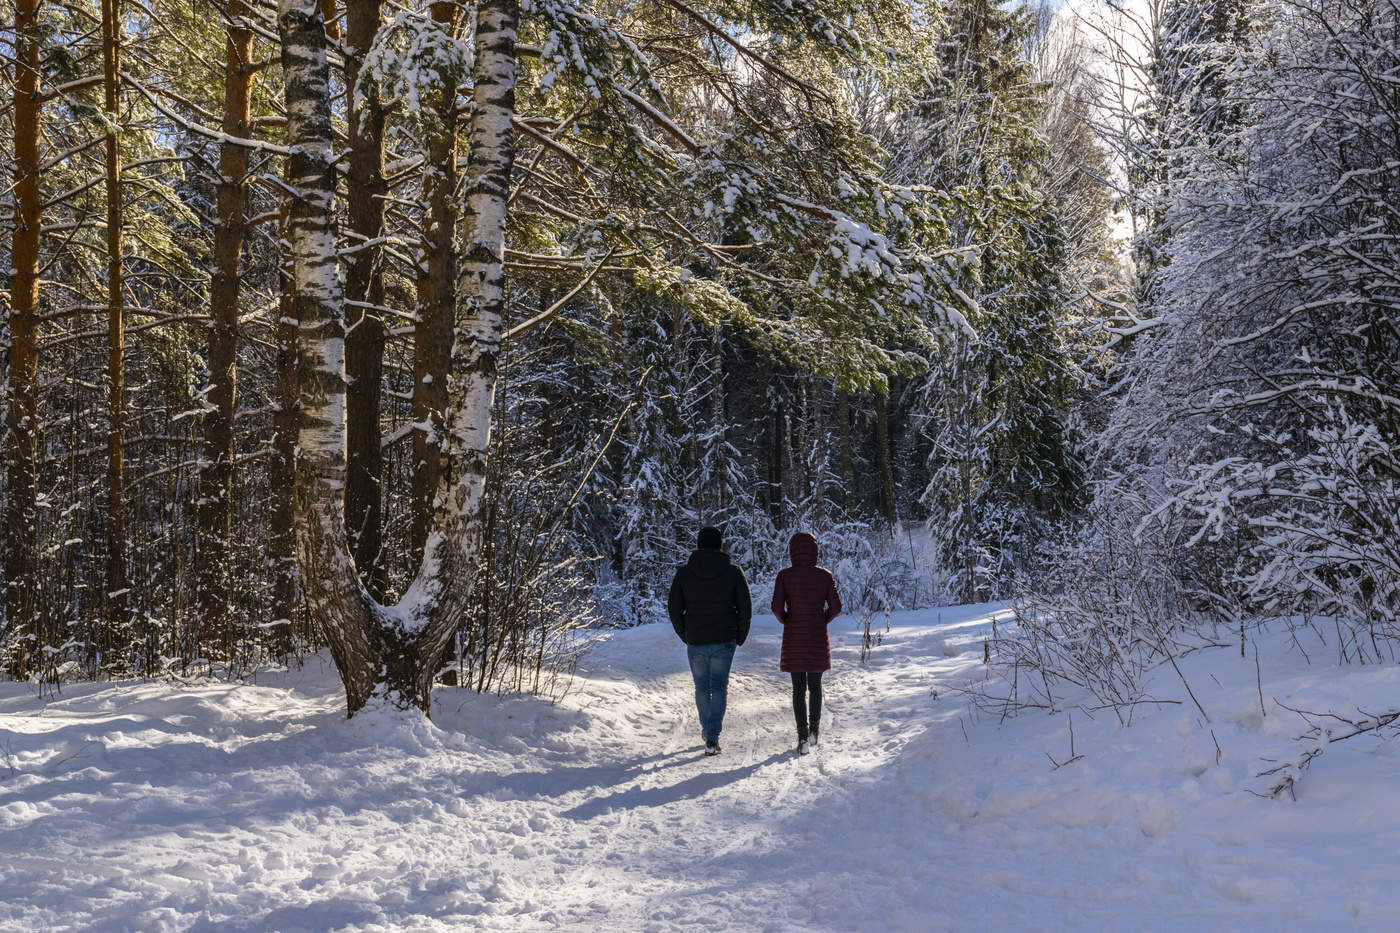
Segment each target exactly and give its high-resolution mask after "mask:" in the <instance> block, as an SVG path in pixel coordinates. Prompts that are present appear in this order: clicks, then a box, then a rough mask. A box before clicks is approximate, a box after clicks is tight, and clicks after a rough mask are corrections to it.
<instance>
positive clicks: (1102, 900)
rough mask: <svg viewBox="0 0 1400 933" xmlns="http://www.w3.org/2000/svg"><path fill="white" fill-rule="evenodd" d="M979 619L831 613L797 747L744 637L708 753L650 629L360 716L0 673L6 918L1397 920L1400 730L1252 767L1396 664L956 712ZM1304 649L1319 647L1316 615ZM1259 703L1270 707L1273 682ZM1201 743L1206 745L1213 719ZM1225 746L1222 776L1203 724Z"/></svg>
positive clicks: (1171, 684)
mask: <svg viewBox="0 0 1400 933" xmlns="http://www.w3.org/2000/svg"><path fill="white" fill-rule="evenodd" d="M995 610H996V607H987V606H983V607H965V608H961V609H952V610H949V609H944V610H941V611H929V612H922V613H906V614H902V615H897V616H895V618H894V623H893V627H892V630H891V631H890V632H889V634H887V635H885V636H884V641H883V644H881V645H879V646H878V647H876V648H875V649H874V652H873V655H872V657H871V660H870V662H869V664H868V666H866V667H862V666H861V665H860V664H859V647H860V633H859V632H858V631H857V629H856V627H855V622H854V621H853V620H852V619H849V618H842V619H838V620H837V622H836V623H834V624H833V634H834V636H835V638H834V641H835V642H836V648H835V652H834V653H835V661H836V668H835V671H834V672H833V673H832V674H831V675H829V677H828V686H827V690H826V694H827V707H828V713H827V716H826V717H825V722H824V724H825V727H826V728H825V733H826V736H825V738H824V741H823V744H822V747H821V748H820V749H819V750H818V751H817V752H816V753H815V754H813V755H810V756H807V757H805V758H798V757H796V756H795V755H794V753H793V745H794V741H793V734H792V733H793V729H792V726H791V723H790V715H791V714H790V712H789V709H788V707H787V702H788V700H787V689H786V677H785V675H780V674H779V673H778V672H777V651H778V638H779V635H778V627H777V624H776V623H775V622H773V621H772V620H771V619H765V620H763V621H759V622H756V623H755V629H754V633H753V636H752V638H751V639H750V641H749V644H748V645H746V646H745V647H744V648H741V649H740V651H739V653H738V656H737V659H736V663H735V669H734V675H733V680H732V682H731V687H730V712H729V716H728V719H727V721H726V728H725V733H724V737H723V741H724V745H725V751H724V754H723V755H721V756H720V757H718V758H705V757H704V756H703V755H702V754H701V743H700V735H699V730H698V727H697V726H696V724H695V722H694V719H695V714H694V707H693V700H692V688H691V685H690V678H689V674H688V673H686V672H685V669H684V653H683V649H682V648H681V646H680V645H679V643H678V642H677V641H676V640H675V638H674V635H673V634H672V632H671V630H670V627H669V626H667V625H652V626H646V627H643V628H640V629H634V630H631V631H625V632H618V633H616V634H615V635H613V636H612V637H611V638H610V640H608V641H607V642H606V643H604V644H602V645H601V646H599V647H598V648H597V649H596V650H595V651H594V652H593V653H592V654H591V655H590V656H589V657H588V658H587V659H586V660H585V662H584V665H583V667H582V669H581V671H580V675H579V676H578V678H577V679H576V681H575V682H574V685H573V687H572V689H571V690H570V692H569V693H568V694H567V695H566V696H565V697H564V699H563V700H561V701H560V702H558V703H557V704H550V703H548V702H545V701H540V700H535V699H529V698H509V699H504V700H500V699H497V698H494V697H480V696H475V695H472V694H469V693H466V692H464V691H460V690H452V689H441V690H439V692H438V693H437V703H436V707H435V713H434V720H435V722H434V724H432V725H429V724H427V723H426V722H424V721H422V720H421V719H420V720H418V721H416V722H415V721H413V720H412V719H411V718H409V719H404V718H396V717H394V716H390V715H388V714H383V713H380V714H375V715H367V716H362V717H357V718H356V719H354V720H350V721H346V720H345V719H344V718H343V713H342V711H341V710H342V703H343V699H342V695H341V693H340V689H339V687H338V685H337V683H336V681H335V678H334V676H333V674H332V673H331V672H330V671H329V670H328V669H327V667H326V664H325V663H324V662H323V661H321V660H319V659H313V660H312V661H311V662H310V663H309V664H308V665H307V666H306V667H305V668H303V669H301V670H297V671H292V672H290V673H277V674H269V675H263V676H260V677H259V679H258V683H257V684H256V685H227V684H219V685H204V686H198V687H194V688H177V687H174V686H171V685H169V684H165V683H155V682H141V683H124V684H119V685H111V684H105V685H75V686H70V687H65V688H64V691H63V693H62V695H61V696H58V697H50V698H48V699H47V701H44V700H42V699H40V698H39V697H38V696H37V695H36V694H35V693H34V692H33V689H32V688H30V687H28V686H25V685H16V684H4V685H0V928H3V929H5V930H43V929H67V928H94V929H103V930H123V929H139V930H164V929H170V930H175V929H179V930H184V929H196V930H240V929H275V930H282V931H293V930H326V929H342V928H348V929H413V930H434V929H464V928H470V929H484V930H543V929H553V928H565V929H580V930H633V929H636V930H692V929H708V930H713V929H724V928H730V929H743V930H748V929H752V930H812V929H817V930H866V929H868V930H882V931H883V930H919V931H923V930H938V929H958V930H1055V929H1075V930H1079V929H1084V930H1124V929H1134V930H1139V929H1142V930H1182V929H1199V930H1206V929H1209V930H1228V929H1251V930H1275V929H1316V930H1321V929H1327V930H1332V929H1374V930H1382V929H1396V928H1397V927H1400V885H1397V884H1396V883H1395V880H1394V866H1395V864H1396V859H1397V850H1398V849H1400V787H1397V783H1396V780H1395V776H1396V775H1397V773H1400V767H1397V766H1400V751H1397V748H1396V746H1395V744H1394V743H1386V742H1384V741H1381V740H1375V739H1372V738H1369V737H1358V738H1355V739H1351V740H1349V741H1347V742H1345V743H1337V744H1335V745H1332V746H1329V747H1328V748H1327V750H1326V753H1325V754H1324V755H1323V756H1322V757H1320V758H1319V759H1317V761H1316V762H1314V763H1313V765H1312V767H1311V769H1310V770H1308V771H1307V772H1306V773H1305V774H1304V777H1303V779H1302V781H1301V782H1300V783H1299V785H1298V800H1297V802H1296V803H1295V802H1293V801H1290V800H1287V799H1285V800H1282V801H1276V800H1265V799H1261V798H1258V797H1255V796H1253V795H1252V794H1250V793H1249V792H1248V791H1249V789H1250V788H1254V789H1261V788H1262V787H1263V786H1264V782H1262V781H1260V780H1259V779H1257V778H1255V777H1254V776H1253V775H1254V773H1255V772H1256V771H1258V770H1259V769H1260V768H1261V767H1262V765H1261V763H1260V759H1261V756H1266V755H1267V756H1277V755H1281V754H1284V753H1287V752H1289V751H1291V750H1293V749H1295V748H1296V747H1297V745H1296V743H1295V742H1294V741H1293V740H1294V737H1295V736H1297V735H1298V734H1300V733H1301V731H1302V723H1301V722H1300V721H1299V719H1298V717H1297V716H1296V715H1294V714H1292V713H1288V712H1286V711H1284V710H1283V709H1281V708H1280V707H1278V706H1276V705H1275V704H1274V699H1275V698H1276V699H1277V700H1279V701H1281V702H1283V703H1286V704H1288V705H1292V706H1302V707H1307V708H1310V709H1343V708H1348V707H1350V706H1360V707H1362V708H1364V709H1369V710H1372V711H1375V710H1379V709H1387V708H1390V707H1391V706H1396V705H1400V668H1397V667H1393V666H1391V667H1338V666H1336V665H1335V664H1334V663H1332V662H1331V661H1330V660H1326V658H1329V657H1331V656H1333V655H1335V649H1330V650H1329V649H1327V648H1323V647H1320V646H1319V645H1318V644H1317V643H1316V641H1314V642H1312V643H1311V644H1309V643H1306V642H1305V644H1304V647H1306V648H1308V650H1309V653H1310V654H1311V655H1312V661H1313V663H1312V664H1311V665H1308V664H1306V663H1304V661H1303V658H1302V656H1301V655H1300V653H1299V652H1298V651H1297V649H1292V648H1290V642H1289V640H1288V638H1287V637H1286V635H1284V634H1283V633H1275V634H1274V635H1272V636H1261V637H1260V638H1259V639H1258V647H1259V650H1260V655H1261V661H1262V669H1263V672H1264V677H1263V682H1262V685H1256V680H1255V667H1254V660H1253V657H1252V655H1251V656H1250V657H1249V658H1248V659H1247V660H1246V661H1241V660H1240V657H1239V652H1238V650H1232V649H1215V650H1210V651H1203V652H1197V653H1195V654H1192V655H1190V656H1189V657H1187V658H1186V659H1184V661H1183V663H1182V670H1183V673H1184V675H1185V677H1186V679H1187V681H1188V682H1189V683H1190V684H1191V686H1192V688H1193V690H1194V692H1195V693H1196V696H1197V698H1198V699H1199V700H1200V702H1201V704H1202V705H1203V706H1204V707H1205V710H1206V712H1207V714H1209V716H1210V718H1211V722H1210V724H1209V725H1208V726H1206V727H1204V728H1203V727H1202V725H1203V723H1202V717H1201V715H1200V713H1199V711H1197V710H1196V708H1195V706H1194V705H1192V704H1191V703H1190V701H1189V699H1188V698H1187V697H1186V696H1185V691H1184V690H1183V689H1182V688H1181V681H1180V680H1179V679H1178V678H1177V675H1176V673H1175V672H1174V671H1172V670H1171V668H1170V667H1168V668H1167V669H1166V671H1165V674H1164V676H1163V677H1162V678H1161V679H1160V681H1159V682H1158V683H1157V685H1156V691H1155V692H1156V695H1157V696H1159V697H1162V698H1165V699H1176V700H1182V701H1184V702H1183V703H1182V704H1181V705H1165V706H1160V707H1138V712H1137V721H1136V723H1135V724H1134V725H1133V726H1132V727H1131V728H1128V729H1124V728H1121V727H1119V726H1118V725H1117V723H1116V720H1115V719H1114V717H1113V716H1112V715H1111V714H1107V713H1099V714H1097V715H1096V717H1095V718H1094V719H1090V718H1089V717H1088V716H1087V715H1086V714H1084V713H1083V712H1078V713H1075V715H1074V733H1075V751H1076V752H1077V753H1079V754H1082V755H1083V756H1084V757H1083V758H1081V759H1080V760H1078V761H1075V762H1073V763H1071V764H1068V765H1066V766H1064V767H1061V768H1058V769H1055V768H1053V767H1052V765H1051V762H1050V761H1049V760H1048V759H1047V753H1048V754H1049V755H1051V756H1053V757H1054V758H1055V759H1056V760H1057V761H1063V760H1064V759H1066V758H1068V757H1069V732H1068V728H1067V723H1068V720H1067V718H1066V717H1065V716H1064V715H1063V714H1061V715H1056V716H1049V715H1046V714H1044V713H1033V714H1026V715H1023V716H1020V717H1018V718H1015V719H1010V720H1006V721H1004V722H1000V721H998V719H997V718H996V717H988V716H987V715H986V714H983V715H980V716H975V715H973V714H971V713H970V712H969V711H968V708H967V706H966V704H965V701H964V700H963V698H962V697H961V696H960V695H958V693H957V692H956V691H955V690H954V689H951V688H954V687H955V686H956V685H958V684H966V683H967V682H969V681H970V680H973V679H976V678H979V677H981V676H983V674H982V672H983V667H982V664H981V657H982V648H981V637H982V635H983V633H984V632H985V631H986V629H987V627H988V625H989V624H990V622H989V620H990V614H991V613H992V612H993V611H995ZM1310 637H1311V636H1310ZM1260 692H1262V694H1263V697H1264V711H1263V712H1262V713H1261V709H1260V698H1259V694H1260ZM1212 729H1213V731H1214V739H1213V738H1212V735H1211V730H1212ZM1217 740H1218V742H1219V745H1220V750H1221V754H1220V759H1219V762H1218V763H1217V760H1216V756H1217V752H1216V741H1217Z"/></svg>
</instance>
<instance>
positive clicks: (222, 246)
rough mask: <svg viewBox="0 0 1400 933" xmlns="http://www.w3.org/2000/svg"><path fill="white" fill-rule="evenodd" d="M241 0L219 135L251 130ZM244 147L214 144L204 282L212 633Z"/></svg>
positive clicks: (206, 537) (204, 589)
mask: <svg viewBox="0 0 1400 933" xmlns="http://www.w3.org/2000/svg"><path fill="white" fill-rule="evenodd" d="M249 15H250V11H249V9H248V7H247V5H246V4H245V3H244V2H243V0H229V4H228V9H227V22H228V26H227V30H228V31H227V35H226V37H225V42H224V120H223V132H224V134H225V136H227V137H231V138H237V139H247V138H249V136H250V135H251V130H252V124H251V116H252V113H251V98H252V86H253V70H252V55H253V32H252V30H251V29H250V28H248V22H247V17H248V16H249ZM247 175H248V149H247V147H246V146H241V145H239V144H238V143H236V142H232V141H226V142H224V143H222V144H221V145H220V147H219V184H218V188H217V190H216V192H215V205H216V210H217V217H216V218H215V222H214V273H213V276H212V280H211V281H210V284H209V391H208V395H207V396H206V405H207V408H206V412H205V415H204V456H203V458H202V459H201V460H200V466H199V549H198V551H197V552H196V568H195V577H196V586H197V587H198V593H197V596H196V599H195V612H196V625H197V626H198V627H200V628H201V629H203V630H205V631H207V632H210V633H211V634H213V635H214V637H216V638H228V637H230V632H231V625H230V618H229V603H230V599H231V596H232V593H231V590H230V586H231V581H230V578H229V567H228V559H229V548H230V541H229V538H230V531H231V528H230V519H231V516H232V513H233V455H234V443H233V427H234V425H233V418H234V414H233V413H234V405H235V403H236V401H237V391H238V373H237V358H238V337H239V334H238V300H239V272H240V268H241V264H242V258H243V242H244V239H245V237H246V235H247V223H246V218H245V216H244V185H245V184H246V182H247Z"/></svg>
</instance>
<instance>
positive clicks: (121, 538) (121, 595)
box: [102, 0, 128, 648]
mask: <svg viewBox="0 0 1400 933" xmlns="http://www.w3.org/2000/svg"><path fill="white" fill-rule="evenodd" d="M117 3H118V0H102V71H103V87H104V91H105V94H104V103H105V106H106V109H107V113H109V114H110V115H111V119H112V120H114V121H115V120H117V119H118V118H119V114H120V112H121V11H120V9H119V8H118V5H117ZM106 162H107V172H106V175H107V178H106V181H107V186H106V187H107V535H106V538H107V574H106V583H105V585H106V593H105V596H106V604H107V627H106V632H107V634H106V638H105V641H106V642H107V647H108V648H111V647H112V646H113V645H114V644H115V643H116V641H117V639H118V638H119V637H120V636H123V635H124V634H125V628H126V619H127V595H128V587H127V580H126V470H125V458H126V346H125V345H126V308H125V306H124V295H123V294H122V291H123V288H124V284H123V281H122V155H121V138H120V137H119V136H118V134H117V130H116V128H115V126H112V128H110V129H109V130H108V132H107V153H106Z"/></svg>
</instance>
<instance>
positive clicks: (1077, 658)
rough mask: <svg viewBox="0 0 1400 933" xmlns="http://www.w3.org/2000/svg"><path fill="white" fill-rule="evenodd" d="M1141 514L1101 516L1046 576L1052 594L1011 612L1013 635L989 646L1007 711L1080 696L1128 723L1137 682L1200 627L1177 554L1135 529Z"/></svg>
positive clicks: (1052, 705)
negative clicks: (1070, 693) (1072, 692)
mask: <svg viewBox="0 0 1400 933" xmlns="http://www.w3.org/2000/svg"><path fill="white" fill-rule="evenodd" d="M1141 511H1142V510H1141V506H1140V503H1132V504H1131V505H1128V506H1127V507H1120V508H1119V509H1115V510H1109V509H1107V508H1101V509H1100V511H1099V512H1098V513H1097V514H1096V515H1095V516H1094V517H1093V518H1092V519H1091V520H1090V521H1089V522H1088V524H1087V527H1086V529H1085V532H1084V536H1083V538H1082V539H1081V540H1080V542H1079V543H1078V546H1076V547H1068V548H1066V549H1065V551H1064V554H1063V556H1062V557H1061V558H1060V559H1059V560H1058V561H1056V562H1055V565H1054V568H1053V572H1052V573H1051V574H1050V575H1048V576H1047V579H1048V578H1053V579H1055V580H1057V581H1058V586H1057V587H1056V588H1055V589H1053V590H1043V589H1038V588H1033V589H1027V590H1025V591H1024V592H1023V593H1022V595H1021V596H1020V597H1018V598H1017V600H1016V601H1015V602H1014V604H1013V608H1014V611H1015V625H1014V626H1013V627H1011V628H1010V629H1007V630H1003V631H1001V632H999V633H998V637H996V638H995V639H994V642H993V644H992V645H991V651H992V658H993V660H994V662H995V663H996V664H997V665H998V666H999V667H1000V668H1001V669H1002V671H1003V673H1004V674H1005V675H1006V680H1007V682H1008V684H1009V689H1010V692H1009V694H1008V696H1007V697H1006V698H1007V699H1009V701H1010V702H1011V704H1012V705H1013V706H1029V707H1045V708H1047V709H1051V710H1054V709H1056V708H1058V706H1059V704H1060V702H1061V699H1062V698H1063V696H1064V694H1065V691H1066V690H1067V689H1068V688H1069V687H1079V688H1082V689H1084V690H1087V691H1089V693H1090V694H1092V695H1093V696H1094V697H1095V698H1096V699H1097V700H1098V701H1099V702H1100V703H1101V704H1103V705H1104V706H1106V707H1111V708H1113V709H1114V710H1115V711H1117V712H1118V713H1119V715H1127V714H1128V713H1125V712H1124V711H1125V710H1126V711H1130V710H1131V705H1132V704H1133V703H1135V702H1136V701H1138V700H1140V699H1142V698H1143V688H1142V685H1143V677H1144V675H1145V674H1146V673H1147V672H1148V671H1149V670H1151V669H1152V668H1154V667H1156V666H1157V665H1158V664H1161V663H1163V661H1164V660H1165V659H1166V658H1167V657H1169V656H1170V655H1171V654H1173V653H1174V652H1175V651H1176V650H1177V648H1178V641H1179V640H1180V639H1182V638H1184V637H1190V636H1191V635H1193V634H1194V633H1196V632H1197V631H1199V630H1200V629H1201V628H1202V626H1203V625H1204V624H1205V623H1206V622H1207V617H1206V616H1205V615H1204V614H1203V613H1202V612H1201V611H1200V601H1199V600H1198V599H1193V596H1192V594H1191V593H1190V592H1189V591H1188V590H1187V589H1186V588H1185V587H1184V586H1183V584H1182V580H1183V577H1184V576H1185V574H1183V572H1182V560H1183V555H1182V553H1181V551H1180V550H1179V549H1178V548H1175V547H1173V546H1172V545H1171V543H1170V539H1169V538H1167V537H1165V536H1163V535H1162V534H1161V533H1160V529H1152V528H1144V527H1143V526H1142V525H1141V524H1137V527H1136V528H1134V522H1133V521H1132V520H1133V519H1135V518H1136V517H1137V516H1138V515H1139V514H1140V513H1141Z"/></svg>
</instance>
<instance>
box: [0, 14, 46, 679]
mask: <svg viewBox="0 0 1400 933" xmlns="http://www.w3.org/2000/svg"><path fill="white" fill-rule="evenodd" d="M38 9H39V2H38V0H17V2H16V4H15V46H16V47H15V63H14V70H15V85H14V88H15V96H14V129H15V138H14V156H15V174H14V201H15V225H14V231H13V234H12V238H11V241H10V263H11V268H12V272H11V276H10V309H9V315H8V325H9V332H10V345H9V359H8V364H9V367H8V372H9V386H8V394H9V410H8V412H7V413H6V436H7V438H8V444H7V445H6V450H5V459H6V478H5V485H6V492H7V502H6V508H5V618H6V621H7V623H8V624H9V626H10V629H11V631H13V632H16V633H18V635H19V636H20V638H21V639H22V641H21V642H20V644H21V647H20V651H19V654H18V655H17V656H16V658H15V661H14V668H13V671H12V673H14V675H15V676H17V677H26V676H28V674H29V672H30V670H29V669H30V665H31V659H32V658H33V656H34V651H35V649H36V648H37V646H38V644H37V643H38V642H39V640H40V639H41V637H42V633H41V631H40V609H39V602H38V586H37V577H38V572H39V557H38V544H37V541H38V529H37V527H36V524H37V522H38V506H37V501H38V477H37V475H36V471H35V464H36V461H37V459H38V458H37V444H36V437H37V425H36V424H35V418H36V415H37V406H38V381H39V354H38V345H37V340H36V338H37V330H38V306H39V233H40V223H41V216H40V201H39V125H40V119H41V116H42V110H41V108H42V102H41V100H40V98H39V91H40V87H39V41H38V31H37V29H36V25H37V20H38Z"/></svg>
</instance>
